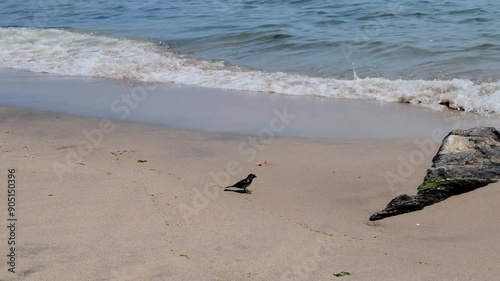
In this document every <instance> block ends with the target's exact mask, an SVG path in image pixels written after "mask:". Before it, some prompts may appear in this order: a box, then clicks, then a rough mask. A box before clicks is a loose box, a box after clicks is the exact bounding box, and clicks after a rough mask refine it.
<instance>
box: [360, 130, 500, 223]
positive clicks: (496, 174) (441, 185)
mask: <svg viewBox="0 0 500 281" xmlns="http://www.w3.org/2000/svg"><path fill="white" fill-rule="evenodd" d="M498 180H500V133H499V132H498V130H496V129H495V128H492V127H477V128H472V129H468V130H454V131H452V132H451V133H449V134H448V135H447V136H446V137H445V138H444V140H443V143H442V144H441V147H440V148H439V151H438V152H437V154H436V155H435V156H434V158H433V159H432V167H431V168H430V169H429V170H427V175H426V176H425V178H424V182H423V183H422V184H421V185H420V186H419V187H418V188H417V190H418V192H417V194H416V195H407V194H403V195H399V196H398V197H396V198H394V199H393V200H391V202H389V204H388V205H387V207H386V208H385V209H384V210H382V211H380V212H378V213H375V214H373V215H372V216H371V217H370V220H371V221H374V220H380V219H383V218H386V217H391V216H396V215H400V214H404V213H408V212H413V211H418V210H421V209H423V208H424V207H425V206H429V205H432V204H435V203H437V202H440V201H443V200H445V199H447V198H448V197H450V196H453V195H458V194H461V193H465V192H469V191H472V190H474V189H477V188H480V187H483V186H486V185H488V184H490V183H494V182H497V181H498Z"/></svg>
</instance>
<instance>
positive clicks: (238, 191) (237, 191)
mask: <svg viewBox="0 0 500 281" xmlns="http://www.w3.org/2000/svg"><path fill="white" fill-rule="evenodd" d="M224 191H231V192H236V193H242V194H248V193H246V192H245V191H244V190H239V189H227V188H226V189H224Z"/></svg>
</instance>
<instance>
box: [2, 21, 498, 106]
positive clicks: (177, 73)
mask: <svg viewBox="0 0 500 281" xmlns="http://www.w3.org/2000/svg"><path fill="white" fill-rule="evenodd" d="M0 67H2V68H13V69H22V70H28V71H33V72H42V73H50V74H57V75H69V76H87V77H98V78H110V79H128V80H136V81H144V82H159V83H177V84H183V85H193V86H199V87H209V88H220V89H232V90H241V91H252V92H264V93H279V94H286V95H303V96H321V97H329V98H338V99H363V100H374V101H380V102H399V103H401V102H404V103H411V104H418V105H421V106H425V107H428V108H432V109H435V110H441V109H444V108H452V109H458V110H464V111H467V112H473V113H477V114H498V113H500V83H499V82H496V81H494V82H482V83H475V82H472V81H470V80H463V79H453V80H446V81H442V80H432V81H428V80H402V79H399V80H388V79H383V78H357V79H353V80H342V79H336V78H325V77H311V76H306V75H300V74H292V73H284V72H265V71H259V70H252V69H247V68H243V67H238V66H234V65H229V64H227V63H225V62H221V61H208V60H201V59H196V58H191V57H188V56H183V55H179V54H176V53H174V52H172V51H171V50H170V49H169V48H168V47H167V46H165V45H163V44H158V43H154V42H151V41H145V40H144V41H141V40H135V39H129V38H115V37H110V36H106V35H102V34H94V33H87V32H79V31H69V30H61V29H31V28H18V27H9V28H0Z"/></svg>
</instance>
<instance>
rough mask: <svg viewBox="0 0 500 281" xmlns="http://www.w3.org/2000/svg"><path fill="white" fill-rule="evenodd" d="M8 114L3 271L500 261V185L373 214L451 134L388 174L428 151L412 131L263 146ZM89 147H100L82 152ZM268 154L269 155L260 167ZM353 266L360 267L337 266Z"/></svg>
mask: <svg viewBox="0 0 500 281" xmlns="http://www.w3.org/2000/svg"><path fill="white" fill-rule="evenodd" d="M0 117H1V120H0V121H1V122H0V155H1V157H0V160H1V165H0V166H1V172H0V177H1V178H0V181H1V182H3V183H5V182H6V177H7V169H8V168H15V169H16V174H17V176H18V181H17V182H18V187H17V199H18V210H17V216H18V218H19V220H18V222H17V223H18V230H17V231H18V233H17V243H18V244H17V266H16V272H17V273H16V274H15V276H16V277H15V278H13V277H14V275H13V274H11V273H9V272H7V265H6V256H5V254H4V253H5V252H6V250H7V243H6V242H5V241H4V239H2V240H0V249H1V251H0V253H2V257H1V258H0V260H1V263H0V264H1V266H0V279H1V280H36V281H41V280H50V281H53V280H67V281H70V280H114V281H125V280H175V281H181V280H189V281H192V280H200V281H203V280H214V281H215V280H221V281H222V280H227V281H229V280H231V281H234V280H367V281H368V280H370V281H378V280H380V281H390V280H394V281H401V280H428V281H431V280H432V281H434V280H442V281H445V280H448V281H455V280H496V279H497V278H498V276H499V275H500V263H499V262H498V261H499V260H500V254H499V253H500V235H498V233H500V219H499V218H498V214H499V213H500V204H498V202H500V189H499V188H500V185H499V184H492V185H489V186H487V187H484V188H481V189H479V190H476V191H473V192H471V193H467V194H462V195H459V196H455V197H452V198H450V199H448V200H446V201H445V202H442V203H439V204H436V205H433V206H430V207H427V208H425V209H424V210H422V211H419V212H414V213H410V214H405V215H401V216H397V217H393V218H388V219H384V220H382V221H379V222H369V221H368V218H369V216H370V215H371V214H373V213H374V212H376V211H378V210H381V209H383V207H385V205H386V204H387V202H389V200H390V199H392V198H393V197H395V196H396V195H398V194H402V193H415V192H416V188H417V187H418V185H419V184H421V182H422V180H423V177H424V176H425V174H426V169H427V168H428V167H430V164H431V159H432V156H433V154H434V153H435V152H436V151H437V149H438V144H436V145H435V147H434V148H433V153H432V155H431V154H429V155H427V154H426V155H425V161H423V162H422V163H420V165H416V166H415V167H413V168H414V171H412V172H411V173H408V174H407V175H405V176H404V182H398V183H397V184H395V185H394V186H392V187H389V184H388V183H387V180H386V178H385V177H384V175H386V174H387V172H391V171H392V172H394V173H396V174H397V173H398V172H397V171H398V167H399V165H400V163H401V158H403V159H405V158H406V159H407V158H408V156H409V155H410V153H411V152H412V151H418V147H417V145H416V144H415V140H414V139H408V140H404V139H399V140H377V141H363V140H355V141H354V140H353V141H349V140H321V141H319V140H316V141H315V140H309V139H293V138H274V139H270V140H266V143H263V142H259V141H257V144H258V146H257V148H255V146H254V148H253V149H252V146H251V143H252V139H249V137H248V136H241V135H228V134H209V133H199V132H194V131H183V130H179V129H169V128H166V127H160V126H153V125H144V124H138V123H125V122H119V121H112V123H109V124H108V123H106V124H107V125H109V126H112V127H113V130H112V131H110V132H107V133H102V139H100V138H98V137H96V136H97V135H94V137H96V138H95V139H94V141H95V144H92V145H91V147H90V149H89V147H88V146H87V147H86V148H85V146H84V144H86V143H85V142H84V141H88V142H90V140H89V139H88V138H87V137H86V136H85V133H83V132H84V131H86V132H94V133H95V131H92V130H96V129H97V128H100V125H99V124H100V122H102V120H101V119H94V118H83V117H73V116H67V115H59V114H52V113H44V112H37V111H31V110H23V109H15V108H6V107H0ZM101 125H102V123H101ZM109 126H108V128H109ZM87 144H88V143H87ZM239 148H240V149H239ZM82 149H83V150H82ZM242 150H244V151H243V152H244V153H242ZM79 151H80V152H82V151H85V152H86V153H84V154H85V155H83V156H82V155H80V154H78V155H80V158H78V157H76V158H75V157H74V156H75V155H74V153H75V152H76V153H78V152H79ZM68 155H69V156H68ZM77 158H78V159H77ZM68 159H69V160H70V161H68ZM264 160H267V163H268V165H267V166H265V167H257V166H255V163H256V162H260V161H264ZM57 163H59V164H57ZM54 165H55V166H57V167H59V168H60V169H63V170H62V171H64V173H63V174H62V176H61V177H59V176H58V175H57V173H56V172H55V171H54ZM58 165H59V166H58ZM61 167H66V168H61ZM60 171H61V170H60ZM228 172H231V173H232V175H230V178H226V176H227V175H229V174H230V173H228ZM249 173H255V174H256V175H257V177H258V178H257V179H255V181H254V182H253V184H252V185H251V186H250V189H251V190H253V194H251V195H248V194H241V193H236V192H229V191H223V189H222V188H221V187H219V186H223V185H224V184H232V183H234V182H236V181H238V180H240V179H242V178H244V177H245V176H246V175H247V174H249ZM214 175H215V176H214ZM216 177H219V179H220V180H218V181H216V180H214V178H216ZM1 190H2V192H1V193H0V198H1V202H2V203H1V204H0V207H1V208H0V209H1V210H2V211H1V212H0V222H1V224H2V227H1V230H0V236H1V237H6V236H7V230H6V227H5V226H4V225H6V220H7V215H6V212H5V209H6V207H7V206H6V200H5V197H6V191H5V190H6V188H3V187H2V189H1ZM341 271H346V272H349V273H350V275H348V276H344V277H335V276H334V275H333V274H336V273H339V272H341Z"/></svg>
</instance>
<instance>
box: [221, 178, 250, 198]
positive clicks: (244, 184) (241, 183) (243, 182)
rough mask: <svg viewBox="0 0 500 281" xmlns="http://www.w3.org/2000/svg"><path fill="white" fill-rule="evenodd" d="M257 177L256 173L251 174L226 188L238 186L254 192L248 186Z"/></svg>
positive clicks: (248, 191)
mask: <svg viewBox="0 0 500 281" xmlns="http://www.w3.org/2000/svg"><path fill="white" fill-rule="evenodd" d="M256 177H257V176H256V175H254V174H250V175H248V176H247V177H246V178H245V179H242V180H240V181H239V182H237V183H235V184H233V185H230V186H226V187H225V188H224V190H226V189H227V188H229V187H236V188H241V189H243V190H245V192H246V193H249V194H250V193H252V191H250V190H248V186H249V185H250V184H251V183H252V180H253V179H254V178H256Z"/></svg>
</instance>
